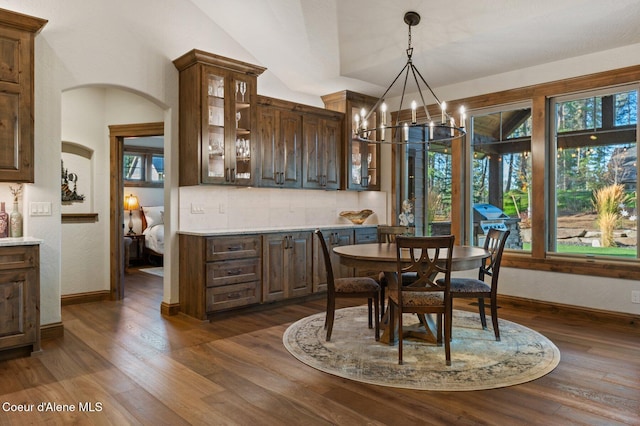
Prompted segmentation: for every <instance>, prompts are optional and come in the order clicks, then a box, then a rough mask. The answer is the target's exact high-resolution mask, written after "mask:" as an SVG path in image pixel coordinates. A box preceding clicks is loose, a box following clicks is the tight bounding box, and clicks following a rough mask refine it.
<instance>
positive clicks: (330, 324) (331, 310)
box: [324, 300, 336, 342]
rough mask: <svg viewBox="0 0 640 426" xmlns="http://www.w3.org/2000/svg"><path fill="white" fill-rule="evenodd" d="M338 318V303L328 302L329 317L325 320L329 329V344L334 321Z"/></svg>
mask: <svg viewBox="0 0 640 426" xmlns="http://www.w3.org/2000/svg"><path fill="white" fill-rule="evenodd" d="M335 316H336V301H335V300H328V301H327V317H326V319H325V325H324V326H325V328H326V329H327V342H328V341H329V340H331V332H332V331H333V320H334V319H335Z"/></svg>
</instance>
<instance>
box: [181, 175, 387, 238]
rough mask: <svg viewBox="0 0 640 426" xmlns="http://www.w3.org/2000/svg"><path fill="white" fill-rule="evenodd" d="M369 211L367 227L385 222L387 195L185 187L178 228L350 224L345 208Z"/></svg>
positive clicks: (281, 189)
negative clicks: (342, 216)
mask: <svg viewBox="0 0 640 426" xmlns="http://www.w3.org/2000/svg"><path fill="white" fill-rule="evenodd" d="M362 209H371V210H373V211H374V214H373V215H371V216H370V217H369V218H368V219H367V221H366V223H371V224H374V223H387V194H386V193H385V192H379V191H371V192H355V191H318V190H300V189H284V188H274V189H271V188H240V187H238V188H236V187H223V186H205V185H202V186H189V187H181V188H180V225H179V227H180V230H181V231H207V230H218V229H242V228H267V227H286V226H326V225H337V224H349V223H350V222H349V221H348V220H346V219H344V218H341V217H340V216H339V214H340V212H341V211H344V210H362Z"/></svg>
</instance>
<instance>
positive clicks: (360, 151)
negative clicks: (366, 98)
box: [347, 106, 380, 190]
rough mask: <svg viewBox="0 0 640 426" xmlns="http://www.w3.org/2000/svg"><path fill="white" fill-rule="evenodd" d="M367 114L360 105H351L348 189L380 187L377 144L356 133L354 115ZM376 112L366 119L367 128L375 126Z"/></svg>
mask: <svg viewBox="0 0 640 426" xmlns="http://www.w3.org/2000/svg"><path fill="white" fill-rule="evenodd" d="M363 112H364V115H366V114H368V111H367V110H366V109H364V111H363V108H362V107H355V106H354V107H352V108H351V117H352V128H351V137H350V143H349V150H348V152H349V153H351V162H350V173H349V176H348V184H347V187H348V188H349V189H360V190H363V189H376V190H377V189H380V182H379V178H378V158H379V152H380V151H379V148H380V147H379V144H376V143H370V142H366V141H364V140H362V138H361V137H360V136H359V135H358V134H357V123H358V122H359V121H360V118H359V119H357V120H356V119H355V117H356V116H357V117H361V116H362V115H363ZM376 118H377V114H376V113H375V112H374V113H373V114H371V115H370V116H369V118H368V120H367V126H368V128H375V127H376V124H377V123H376ZM370 138H371V139H374V138H375V135H371V136H370Z"/></svg>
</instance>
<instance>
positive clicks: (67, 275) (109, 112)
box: [60, 87, 164, 295]
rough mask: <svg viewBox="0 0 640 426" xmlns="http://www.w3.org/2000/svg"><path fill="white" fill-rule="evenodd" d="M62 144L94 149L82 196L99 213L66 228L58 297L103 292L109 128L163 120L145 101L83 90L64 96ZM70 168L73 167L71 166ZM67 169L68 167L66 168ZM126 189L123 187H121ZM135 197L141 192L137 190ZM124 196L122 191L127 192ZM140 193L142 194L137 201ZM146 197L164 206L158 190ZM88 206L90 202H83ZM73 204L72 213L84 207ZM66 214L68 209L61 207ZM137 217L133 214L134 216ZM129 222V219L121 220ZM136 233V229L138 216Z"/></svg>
mask: <svg viewBox="0 0 640 426" xmlns="http://www.w3.org/2000/svg"><path fill="white" fill-rule="evenodd" d="M61 110H62V140H64V141H73V142H74V143H76V144H80V145H83V146H85V147H86V148H89V149H91V150H93V161H92V163H93V176H82V175H81V176H80V178H81V179H82V180H90V181H92V182H93V187H92V188H88V192H87V194H86V196H88V197H90V199H92V200H93V202H91V204H90V206H91V207H92V211H90V212H89V213H98V221H97V222H95V223H65V224H63V225H62V240H61V247H62V251H61V263H62V275H61V288H60V293H61V295H69V294H74V293H84V292H92V291H104V290H109V288H110V277H109V270H110V265H109V260H110V257H109V250H110V249H109V244H110V243H109V241H110V235H109V231H110V229H109V214H110V210H109V209H110V199H109V191H110V188H109V183H110V181H109V173H110V158H109V155H110V154H109V149H110V147H109V145H110V141H109V128H108V126H109V125H111V124H132V123H147V122H157V121H163V118H164V117H163V114H164V113H163V110H162V109H161V108H159V107H158V106H157V105H155V104H153V103H152V102H150V101H148V100H147V99H144V98H143V97H141V96H139V95H136V94H133V93H130V92H126V91H124V90H121V89H116V88H104V87H100V88H99V87H83V88H79V89H74V90H68V91H65V92H63V93H62V109H61ZM71 164H73V163H71ZM65 166H66V164H65ZM125 189H126V188H125ZM135 189H136V193H138V192H139V190H140V189H141V188H135ZM125 192H126V191H125ZM142 194H143V192H140V196H141V197H140V201H141V202H142V201H143V200H144V199H145V198H144V197H142ZM148 194H149V195H148V196H147V197H146V198H151V200H149V202H151V201H152V202H154V203H156V202H159V203H161V204H162V203H163V198H164V197H163V194H162V189H153V190H152V191H151V192H148ZM87 202H89V200H87ZM84 207H85V206H83V205H82V203H76V204H75V205H74V206H73V209H74V210H77V209H80V208H84ZM61 210H62V212H63V213H65V212H67V211H68V210H70V209H69V208H67V206H62V208H61ZM137 214H138V213H137V212H136V215H137ZM125 216H126V218H127V223H128V217H129V216H128V214H127V215H125ZM137 230H138V231H139V230H140V225H139V217H138V223H137Z"/></svg>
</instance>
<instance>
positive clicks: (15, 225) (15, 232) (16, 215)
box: [9, 200, 22, 238]
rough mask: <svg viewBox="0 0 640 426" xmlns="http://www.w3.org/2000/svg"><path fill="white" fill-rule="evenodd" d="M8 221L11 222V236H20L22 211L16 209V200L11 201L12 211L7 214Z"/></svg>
mask: <svg viewBox="0 0 640 426" xmlns="http://www.w3.org/2000/svg"><path fill="white" fill-rule="evenodd" d="M9 222H10V223H11V236H12V237H16V238H18V237H22V213H20V211H19V210H18V201H17V200H16V201H14V202H13V211H12V212H11V215H10V216H9Z"/></svg>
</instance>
